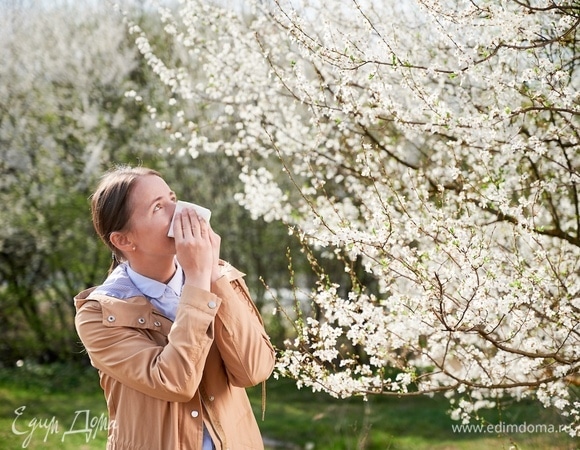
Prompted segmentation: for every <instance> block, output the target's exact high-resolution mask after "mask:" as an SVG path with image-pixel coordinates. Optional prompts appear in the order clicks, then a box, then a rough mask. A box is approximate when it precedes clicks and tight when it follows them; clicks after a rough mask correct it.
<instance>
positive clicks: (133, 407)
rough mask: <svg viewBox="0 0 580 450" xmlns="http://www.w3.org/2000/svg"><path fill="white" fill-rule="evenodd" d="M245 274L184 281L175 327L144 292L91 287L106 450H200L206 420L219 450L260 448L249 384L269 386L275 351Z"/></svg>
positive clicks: (87, 331) (83, 299) (89, 341)
mask: <svg viewBox="0 0 580 450" xmlns="http://www.w3.org/2000/svg"><path fill="white" fill-rule="evenodd" d="M242 276H243V274H242V273H241V272H239V271H237V270H235V269H233V268H232V269H231V270H230V271H229V272H228V273H227V274H226V275H225V276H223V277H222V278H220V279H219V280H217V282H215V283H214V284H213V285H212V288H211V291H212V292H207V291H204V290H200V289H197V288H194V287H192V286H188V285H185V286H184V288H183V292H182V295H181V300H180V304H179V307H178V309H177V315H176V317H175V322H172V321H171V320H170V319H168V318H167V317H165V316H163V315H162V314H161V313H160V312H158V311H157V310H156V309H154V308H153V307H152V305H151V304H150V302H149V301H148V300H147V299H146V298H145V297H143V296H132V297H130V298H126V299H118V298H114V297H112V296H110V295H102V294H101V295H99V294H95V293H93V291H94V290H95V288H92V289H88V290H85V291H83V292H81V293H80V294H78V295H77V296H76V297H75V307H76V310H77V313H76V319H75V324H76V328H77V332H78V334H79V336H80V338H81V340H82V342H83V344H84V346H85V348H86V350H87V352H88V354H89V356H90V359H91V362H92V364H93V365H94V366H95V367H96V368H97V369H98V370H99V374H100V379H101V386H102V388H103V391H104V393H105V398H106V401H107V408H108V412H109V421H110V422H109V437H108V443H107V449H108V450H178V449H179V450H197V449H201V446H202V435H203V423H205V425H206V427H207V429H208V430H209V433H210V434H211V437H212V439H213V441H214V444H215V446H216V449H218V450H221V449H231V450H237V449H262V448H263V442H262V438H261V435H260V431H259V429H258V425H257V423H256V419H255V417H254V414H253V412H252V409H251V407H250V403H249V400H248V397H247V395H246V392H245V389H244V388H246V387H250V386H254V385H256V384H258V383H260V382H262V381H264V380H266V379H267V378H268V377H269V376H270V374H271V372H272V370H273V367H274V358H275V356H274V349H273V348H272V345H271V344H270V341H269V338H268V336H267V334H266V332H265V330H264V327H263V324H262V320H261V318H260V315H259V313H258V311H257V309H256V307H255V306H254V303H253V302H252V300H251V298H250V295H249V293H248V289H247V287H246V284H245V282H244V281H243V279H242Z"/></svg>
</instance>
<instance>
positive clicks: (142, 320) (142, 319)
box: [137, 317, 145, 325]
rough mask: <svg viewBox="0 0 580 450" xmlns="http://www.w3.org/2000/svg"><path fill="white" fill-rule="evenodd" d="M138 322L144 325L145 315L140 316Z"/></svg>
mask: <svg viewBox="0 0 580 450" xmlns="http://www.w3.org/2000/svg"><path fill="white" fill-rule="evenodd" d="M137 322H139V323H140V324H141V325H143V324H144V323H145V319H144V318H143V317H139V318H138V319H137Z"/></svg>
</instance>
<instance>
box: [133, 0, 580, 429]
mask: <svg viewBox="0 0 580 450" xmlns="http://www.w3.org/2000/svg"><path fill="white" fill-rule="evenodd" d="M242 6H243V7H241V8H240V9H241V11H240V10H238V11H234V10H231V9H228V8H225V7H220V6H219V5H216V4H209V3H208V2H205V1H201V0H182V1H181V2H180V6H179V8H178V9H177V10H175V11H170V10H168V9H161V10H160V12H161V15H160V17H161V19H162V20H163V22H164V23H165V31H166V33H167V35H168V37H170V38H172V40H173V42H175V44H176V46H178V47H179V48H180V49H181V52H182V53H181V54H180V57H179V58H178V63H177V64H172V65H169V64H167V63H166V62H165V61H163V60H161V59H160V58H158V56H156V53H155V50H154V49H153V48H152V47H151V45H150V44H149V42H148V40H147V35H146V33H145V32H144V31H143V30H142V29H141V28H139V27H138V26H136V25H135V24H132V23H130V30H131V31H132V32H133V33H134V35H135V37H136V42H137V44H138V46H139V49H140V50H141V52H142V54H143V55H144V57H145V58H146V60H147V61H148V62H149V64H150V65H151V67H152V68H153V69H154V70H155V71H156V73H157V74H158V75H159V77H160V78H161V80H162V81H163V82H164V83H165V84H166V85H167V86H168V87H169V88H170V89H171V92H172V99H171V102H172V103H173V104H175V106H176V108H177V111H176V112H175V114H174V115H173V117H172V118H171V119H170V120H169V121H166V122H163V123H162V124H161V125H160V126H162V127H164V128H166V129H170V130H171V132H172V137H173V139H174V142H175V151H177V152H182V153H185V152H189V153H190V154H191V155H192V156H194V157H195V156H197V155H199V154H200V153H202V152H220V153H223V154H224V155H227V156H229V157H232V158H236V159H237V161H238V162H239V163H240V165H241V173H240V178H241V180H242V181H243V182H244V186H245V187H244V191H243V192H240V193H239V194H238V196H237V199H238V201H239V203H240V204H241V205H243V206H244V207H246V208H247V209H248V210H249V211H251V213H252V214H253V215H254V216H255V217H263V218H265V219H267V220H280V221H284V222H285V223H287V224H288V225H289V227H290V230H291V231H292V232H293V233H295V234H296V235H297V236H299V238H300V239H301V240H302V241H303V242H304V244H305V246H306V247H307V248H310V249H316V250H320V251H321V252H322V253H321V254H323V255H324V257H327V258H333V259H335V260H337V261H340V262H341V263H343V264H344V269H345V272H346V273H347V274H348V275H349V277H350V281H349V283H348V284H345V283H339V282H338V281H337V280H342V279H344V277H343V276H338V275H337V274H335V273H331V272H328V271H325V270H324V269H323V267H324V264H323V263H322V262H319V261H316V260H315V259H314V257H313V256H312V259H311V261H312V266H313V268H314V269H316V272H317V274H318V275H319V278H318V283H317V285H316V286H314V287H313V289H312V291H311V292H310V293H309V297H310V300H311V303H312V306H313V311H314V313H313V314H305V315H303V316H300V317H299V319H298V320H296V323H295V325H296V329H297V335H296V338H295V340H294V341H292V342H288V343H287V346H286V348H285V349H283V350H282V351H281V355H280V359H279V361H278V371H279V372H280V373H281V374H283V375H287V376H291V377H294V378H295V379H296V380H297V381H298V383H299V385H304V386H309V387H311V388H313V389H315V390H324V391H327V392H329V393H331V394H332V395H335V396H338V397H346V396H351V395H363V396H367V395H372V394H392V395H415V394H416V393H434V392H445V393H446V394H447V395H449V397H450V399H451V402H452V404H453V405H454V406H453V411H452V415H453V416H454V417H455V418H457V419H462V420H464V421H466V420H468V419H469V417H470V416H471V415H472V414H474V413H476V412H477V411H478V410H479V409H480V408H483V407H487V406H491V405H493V404H494V402H495V401H496V400H497V399H498V398H500V397H502V396H506V395H507V396H512V397H515V398H523V397H527V396H531V395H535V396H537V398H538V399H539V400H540V401H542V402H543V404H544V405H546V406H553V407H555V408H557V409H559V410H560V411H561V413H562V414H563V415H564V416H567V417H568V423H569V432H570V434H572V435H577V434H578V432H579V431H580V402H579V401H578V398H577V397H576V396H575V395H574V393H573V389H571V385H572V384H574V382H575V381H576V380H577V374H578V370H579V367H580V329H579V327H578V322H579V318H580V314H579V312H580V199H579V195H580V193H579V183H580V146H579V132H580V122H579V120H578V119H579V114H580V107H579V101H580V94H579V88H580V74H579V70H578V61H580V59H579V55H580V45H579V44H578V38H579V36H578V25H579V24H580V8H579V7H578V3H577V2H576V1H573V0H512V1H503V0H476V1H470V2H462V1H458V0H415V1H408V2H399V1H394V0H391V1H389V0H385V1H382V2H379V1H372V0H370V1H367V0H350V1H340V2H339V1H330V2H319V1H316V0H313V1H309V0H303V1H298V0H296V1H294V2H286V1H283V0H273V1H272V2H258V3H257V4H250V3H244V4H243V5H242ZM128 20H129V22H130V19H128ZM201 30H203V32H201ZM192 68H195V69H196V74H197V75H196V76H195V77H192V76H191V75H190V74H191V72H190V71H191V69H192ZM200 69H201V75H200ZM202 109H203V110H204V111H206V113H205V115H204V117H205V119H204V121H199V120H198V121H195V122H194V121H191V120H188V117H189V116H190V115H191V114H192V111H198V110H202ZM225 131H227V132H228V133H224V132H225ZM231 133H235V134H234V135H235V136H236V137H235V139H230V138H228V139H224V138H223V136H224V135H228V136H229V135H231ZM311 254H312V255H313V254H314V253H311ZM265 277H266V279H267V275H265ZM369 280H372V283H371V282H369ZM576 395H577V394H576Z"/></svg>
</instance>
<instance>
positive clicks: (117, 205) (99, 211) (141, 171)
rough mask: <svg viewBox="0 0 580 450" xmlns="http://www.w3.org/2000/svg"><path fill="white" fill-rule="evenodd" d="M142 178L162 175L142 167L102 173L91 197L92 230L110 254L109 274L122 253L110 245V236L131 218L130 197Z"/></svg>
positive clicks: (123, 227) (123, 226)
mask: <svg viewBox="0 0 580 450" xmlns="http://www.w3.org/2000/svg"><path fill="white" fill-rule="evenodd" d="M144 175H157V176H159V177H160V176H161V175H160V174H159V173H158V172H157V171H155V170H153V169H147V168H145V167H130V166H120V167H116V168H114V169H112V170H110V171H109V172H107V173H105V175H103V177H102V178H101V181H100V183H99V185H98V186H97V189H96V190H95V192H94V193H93V195H91V215H92V219H93V226H94V227H95V231H96V232H97V234H98V235H99V237H100V238H101V240H102V241H103V242H104V243H105V245H106V246H107V247H109V249H110V250H111V251H112V252H113V262H112V264H111V267H110V269H109V273H110V272H112V271H113V269H114V268H115V267H117V266H118V265H119V262H120V261H122V260H123V259H124V257H123V254H122V253H121V252H120V250H119V249H117V248H116V247H115V246H114V245H113V243H112V242H111V234H112V233H113V232H115V231H122V230H123V229H125V227H126V226H127V224H128V223H129V218H130V217H131V205H130V202H129V200H130V195H131V192H132V190H133V186H134V185H135V181H136V180H137V179H138V178H139V177H142V176H144Z"/></svg>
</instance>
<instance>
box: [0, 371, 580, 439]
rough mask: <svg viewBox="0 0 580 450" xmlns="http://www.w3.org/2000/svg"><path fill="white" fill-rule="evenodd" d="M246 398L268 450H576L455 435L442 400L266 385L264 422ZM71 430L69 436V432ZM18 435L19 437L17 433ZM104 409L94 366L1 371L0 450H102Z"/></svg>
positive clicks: (515, 420)
mask: <svg viewBox="0 0 580 450" xmlns="http://www.w3.org/2000/svg"><path fill="white" fill-rule="evenodd" d="M248 393H249V395H250V399H251V401H252V405H253V407H254V409H255V412H256V417H257V418H258V423H259V426H260V429H261V430H262V434H263V435H264V438H265V442H266V444H267V445H266V446H267V449H268V450H278V449H280V450H283V449H288V450H292V449H296V450H298V449H309V450H351V449H352V450H355V449H356V450H358V449H366V450H406V449H413V450H427V449H430V450H468V449H469V450H483V449H485V450H487V449H490V448H493V449H506V450H540V449H541V450H576V449H578V448H579V447H578V443H577V442H576V441H574V440H573V439H572V438H570V437H569V436H567V435H565V434H564V433H505V432H502V430H497V429H496V430H497V431H499V432H496V431H494V430H492V432H491V433H465V432H464V433H454V432H453V429H452V425H457V423H456V422H453V421H452V420H451V419H450V418H449V417H448V415H447V414H446V410H447V407H448V405H447V402H446V401H445V400H444V399H441V398H435V399H431V398H427V397H416V398H401V399H399V398H373V399H371V400H369V401H368V402H363V401H362V400H361V399H348V400H336V399H333V398H331V397H329V396H327V395H326V394H322V393H316V394H313V393H312V392H310V391H308V390H297V389H296V387H295V385H294V384H293V383H292V382H290V381H289V380H274V379H272V380H269V381H268V383H267V407H266V415H265V419H264V421H262V420H261V388H260V386H257V387H255V388H252V389H249V390H248ZM486 419H487V421H488V422H487V423H488V424H490V425H491V426H494V425H495V426H501V425H498V424H502V423H503V424H532V423H536V424H554V426H557V424H559V423H561V417H560V416H558V415H557V414H555V413H553V412H551V411H549V410H546V409H544V408H542V407H541V406H539V405H538V404H537V403H534V402H531V401H529V402H525V403H519V404H514V405H511V406H509V407H508V408H507V409H505V410H503V411H490V412H489V414H488V415H487V417H486ZM71 431H72V432H71ZM19 433H20V434H19ZM105 443H106V407H105V402H104V398H103V395H102V392H101V390H100V387H99V384H98V377H97V375H96V372H95V371H94V369H92V368H79V367H76V366H68V365H61V366H35V365H28V364H27V365H25V366H23V367H20V368H13V369H1V370H0V448H2V449H6V450H11V449H19V448H29V449H43V450H57V449H58V450H73V449H74V450H92V449H104V448H105Z"/></svg>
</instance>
